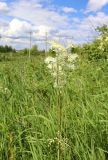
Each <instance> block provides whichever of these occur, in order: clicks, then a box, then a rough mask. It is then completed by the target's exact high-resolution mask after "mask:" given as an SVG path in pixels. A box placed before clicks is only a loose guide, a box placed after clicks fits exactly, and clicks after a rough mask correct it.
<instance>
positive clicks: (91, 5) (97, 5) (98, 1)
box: [86, 0, 108, 12]
mask: <svg viewBox="0 0 108 160" xmlns="http://www.w3.org/2000/svg"><path fill="white" fill-rule="evenodd" d="M106 4H108V0H89V2H88V6H87V11H86V12H91V11H94V12H96V11H98V10H100V9H101V8H102V7H103V6H105V5H106Z"/></svg>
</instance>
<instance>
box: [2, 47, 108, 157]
mask: <svg viewBox="0 0 108 160" xmlns="http://www.w3.org/2000/svg"><path fill="white" fill-rule="evenodd" d="M85 48H86V51H87V47H85ZM83 52H84V51H83ZM61 54H62V53H61ZM79 57H80V60H78V62H77V64H76V68H75V69H74V70H72V71H68V70H66V71H65V75H66V84H65V85H64V86H63V87H62V88H60V89H58V88H55V87H54V86H53V77H52V76H51V74H50V72H49V70H48V68H47V65H46V64H45V62H44V59H45V57H44V56H42V55H38V56H34V57H31V58H30V59H29V58H28V57H20V56H18V57H15V59H12V60H10V61H8V60H7V61H6V60H4V61H1V62H0V160H97V159H98V160H107V159H108V60H107V59H99V60H97V61H94V60H93V61H91V60H88V59H87V58H86V56H83V55H82V54H81V53H80V54H79ZM58 90H59V91H58Z"/></svg>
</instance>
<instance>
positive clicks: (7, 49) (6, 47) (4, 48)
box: [0, 45, 16, 53]
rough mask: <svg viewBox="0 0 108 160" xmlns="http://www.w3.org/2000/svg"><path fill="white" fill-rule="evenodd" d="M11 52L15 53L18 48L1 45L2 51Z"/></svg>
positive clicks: (0, 49)
mask: <svg viewBox="0 0 108 160" xmlns="http://www.w3.org/2000/svg"><path fill="white" fill-rule="evenodd" d="M10 52H12V53H15V52H16V50H15V49H14V48H12V47H11V46H8V45H5V46H2V45H0V53H10Z"/></svg>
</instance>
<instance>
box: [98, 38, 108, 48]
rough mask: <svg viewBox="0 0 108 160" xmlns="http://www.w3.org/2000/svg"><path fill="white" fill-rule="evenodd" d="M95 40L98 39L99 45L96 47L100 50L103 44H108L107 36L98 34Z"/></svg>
mask: <svg viewBox="0 0 108 160" xmlns="http://www.w3.org/2000/svg"><path fill="white" fill-rule="evenodd" d="M97 40H99V41H100V46H99V47H98V48H99V49H100V50H102V51H103V50H104V45H105V44H108V37H107V36H99V37H98V38H97Z"/></svg>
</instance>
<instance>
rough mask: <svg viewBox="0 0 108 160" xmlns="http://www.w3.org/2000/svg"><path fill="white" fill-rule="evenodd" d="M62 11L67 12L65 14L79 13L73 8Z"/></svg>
mask: <svg viewBox="0 0 108 160" xmlns="http://www.w3.org/2000/svg"><path fill="white" fill-rule="evenodd" d="M62 10H63V12H65V13H76V12H77V10H76V9H74V8H71V7H64V8H63V9H62Z"/></svg>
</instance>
